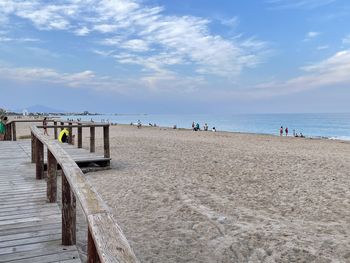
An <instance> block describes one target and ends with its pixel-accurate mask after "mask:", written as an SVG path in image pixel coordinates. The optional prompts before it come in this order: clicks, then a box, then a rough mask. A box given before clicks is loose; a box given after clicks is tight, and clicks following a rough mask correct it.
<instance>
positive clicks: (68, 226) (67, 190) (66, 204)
mask: <svg viewBox="0 0 350 263" xmlns="http://www.w3.org/2000/svg"><path fill="white" fill-rule="evenodd" d="M62 244H63V245H65V246H71V245H75V244H76V200H75V196H74V193H73V192H72V191H71V187H70V185H69V182H68V181H67V178H66V176H65V175H64V173H63V174H62Z"/></svg>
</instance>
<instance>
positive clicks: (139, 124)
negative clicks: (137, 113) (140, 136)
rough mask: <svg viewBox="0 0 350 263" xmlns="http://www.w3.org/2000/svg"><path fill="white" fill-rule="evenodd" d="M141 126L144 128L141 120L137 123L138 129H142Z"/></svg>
mask: <svg viewBox="0 0 350 263" xmlns="http://www.w3.org/2000/svg"><path fill="white" fill-rule="evenodd" d="M141 126H142V124H141V121H140V120H138V121H137V128H139V129H140V128H141Z"/></svg>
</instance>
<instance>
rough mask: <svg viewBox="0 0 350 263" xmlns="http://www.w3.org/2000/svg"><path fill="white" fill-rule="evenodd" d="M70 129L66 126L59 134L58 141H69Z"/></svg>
mask: <svg viewBox="0 0 350 263" xmlns="http://www.w3.org/2000/svg"><path fill="white" fill-rule="evenodd" d="M68 137H69V131H68V129H67V128H64V129H63V130H62V131H61V132H60V134H59V135H58V141H59V142H61V143H68Z"/></svg>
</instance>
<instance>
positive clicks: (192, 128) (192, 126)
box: [192, 121, 194, 130]
mask: <svg viewBox="0 0 350 263" xmlns="http://www.w3.org/2000/svg"><path fill="white" fill-rule="evenodd" d="M192 130H194V121H193V122H192Z"/></svg>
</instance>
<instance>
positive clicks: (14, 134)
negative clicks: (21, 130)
mask: <svg viewBox="0 0 350 263" xmlns="http://www.w3.org/2000/svg"><path fill="white" fill-rule="evenodd" d="M12 140H13V141H17V131H16V122H12Z"/></svg>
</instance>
